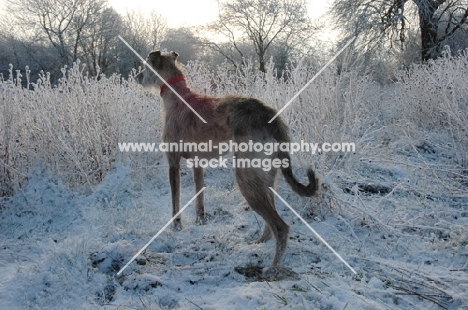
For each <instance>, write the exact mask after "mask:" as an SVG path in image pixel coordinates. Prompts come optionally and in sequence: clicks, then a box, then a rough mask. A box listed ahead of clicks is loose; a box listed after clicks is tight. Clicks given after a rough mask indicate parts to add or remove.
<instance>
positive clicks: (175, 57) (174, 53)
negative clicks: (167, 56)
mask: <svg viewBox="0 0 468 310" xmlns="http://www.w3.org/2000/svg"><path fill="white" fill-rule="evenodd" d="M172 56H173V58H174V60H176V59H177V57H179V54H178V53H176V52H172Z"/></svg>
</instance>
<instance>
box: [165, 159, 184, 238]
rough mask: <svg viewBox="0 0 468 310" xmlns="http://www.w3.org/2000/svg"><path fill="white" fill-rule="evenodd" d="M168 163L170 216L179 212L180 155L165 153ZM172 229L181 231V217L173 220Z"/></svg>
mask: <svg viewBox="0 0 468 310" xmlns="http://www.w3.org/2000/svg"><path fill="white" fill-rule="evenodd" d="M167 159H168V161H169V183H170V185H171V197H172V216H175V215H176V214H177V213H178V212H179V210H180V155H178V154H177V153H167ZM174 228H175V229H177V230H180V229H182V217H181V216H180V215H179V216H178V217H177V218H176V219H175V220H174Z"/></svg>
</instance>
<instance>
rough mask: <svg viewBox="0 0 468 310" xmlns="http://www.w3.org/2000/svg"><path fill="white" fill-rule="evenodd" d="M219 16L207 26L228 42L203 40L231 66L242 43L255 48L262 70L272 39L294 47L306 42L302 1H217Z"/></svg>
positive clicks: (307, 28)
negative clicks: (220, 42)
mask: <svg viewBox="0 0 468 310" xmlns="http://www.w3.org/2000/svg"><path fill="white" fill-rule="evenodd" d="M218 6H219V18H218V20H217V21H216V22H215V23H213V24H212V25H210V27H209V28H208V29H209V30H211V33H213V32H214V34H215V36H211V37H219V36H221V37H223V38H224V39H225V40H226V39H227V40H228V41H229V44H219V43H216V42H214V41H213V40H211V39H205V44H206V45H208V46H209V47H210V48H212V49H213V50H216V51H217V52H219V53H220V54H222V55H223V56H224V57H225V58H226V59H227V60H228V61H230V62H231V63H232V64H233V65H234V66H236V67H237V66H238V65H239V63H240V62H242V59H243V58H244V56H245V55H244V53H245V50H244V49H243V48H242V46H243V45H244V46H245V45H246V43H247V44H248V45H249V46H250V49H253V50H254V51H255V55H256V58H257V60H258V66H259V70H260V71H262V72H265V70H266V68H265V64H266V61H267V53H268V52H269V50H270V49H271V48H272V44H273V43H278V44H281V45H282V46H283V47H284V48H285V49H297V48H300V47H301V46H303V45H304V43H307V39H308V37H310V33H311V31H312V26H311V23H310V19H309V17H308V14H307V6H306V2H305V1H302V0H279V1H268V0H233V1H223V2H219V1H218Z"/></svg>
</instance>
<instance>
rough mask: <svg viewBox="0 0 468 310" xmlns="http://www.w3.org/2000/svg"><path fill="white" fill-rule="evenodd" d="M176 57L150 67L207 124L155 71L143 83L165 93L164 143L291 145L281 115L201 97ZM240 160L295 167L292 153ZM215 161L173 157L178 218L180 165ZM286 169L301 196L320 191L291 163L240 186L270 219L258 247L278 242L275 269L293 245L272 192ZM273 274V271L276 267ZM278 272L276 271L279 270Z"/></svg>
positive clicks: (199, 172)
mask: <svg viewBox="0 0 468 310" xmlns="http://www.w3.org/2000/svg"><path fill="white" fill-rule="evenodd" d="M178 56H179V55H178V54H177V53H175V52H161V51H154V52H151V53H150V54H149V55H148V57H147V59H146V62H147V64H148V65H150V66H151V67H152V68H153V69H154V70H156V72H158V73H159V74H160V75H161V77H162V78H163V79H164V80H166V81H167V82H168V83H169V84H170V85H171V87H172V88H173V89H174V90H175V91H176V92H177V93H178V94H179V95H180V96H182V98H184V99H185V101H186V102H187V103H188V104H190V106H191V107H192V108H193V109H194V110H195V111H197V113H198V114H199V115H200V116H202V117H203V119H205V120H206V122H207V123H206V124H205V123H203V122H202V121H201V120H200V118H199V117H198V116H197V115H195V114H194V113H193V111H191V110H190V109H189V108H188V107H187V106H186V105H185V103H184V102H183V101H182V100H180V98H179V97H178V96H177V95H176V94H175V93H174V92H172V91H171V90H170V89H168V88H167V86H166V85H165V84H164V83H163V82H162V81H161V80H160V79H159V78H158V77H157V76H156V75H155V74H154V73H152V71H151V70H145V71H144V72H143V78H142V84H144V85H155V86H159V87H160V88H161V97H162V99H163V101H164V106H165V112H166V114H165V126H164V137H163V140H164V142H166V143H171V142H175V143H178V142H179V141H180V140H182V141H183V142H195V143H201V142H205V143H206V142H208V140H212V143H213V145H217V144H218V143H220V142H225V141H229V140H232V141H234V142H236V143H238V144H240V143H242V142H245V143H248V142H249V140H252V141H253V142H260V143H267V142H273V143H274V142H279V143H281V142H289V141H290V138H289V134H288V132H289V129H288V127H287V125H286V124H285V123H284V122H283V121H282V120H281V118H280V117H277V118H275V120H274V121H273V122H272V123H268V121H269V120H270V119H271V118H272V117H273V116H275V115H276V113H277V111H276V110H274V109H273V108H271V107H269V106H267V105H265V104H264V103H263V102H261V101H260V100H257V99H254V98H248V97H241V96H226V97H222V98H216V97H210V96H205V95H201V94H198V93H196V92H195V91H193V90H192V89H191V88H189V87H188V86H187V83H186V81H185V79H184V75H183V70H182V67H181V65H180V64H179V62H178V61H177V57H178ZM234 155H235V157H236V158H237V159H250V160H252V159H254V158H260V159H261V160H263V159H265V158H269V159H271V160H273V159H275V158H279V159H280V160H282V162H283V160H285V159H286V160H287V162H288V163H290V156H289V153H288V152H281V151H277V152H274V153H273V154H272V155H269V156H268V155H265V154H264V153H263V152H261V153H260V152H240V151H238V152H234ZM195 156H198V157H199V158H208V159H209V158H214V157H217V156H218V153H217V152H213V153H206V152H184V151H178V152H168V153H167V159H168V162H169V182H170V186H171V193H172V212H173V215H175V214H176V213H177V212H179V209H180V160H181V158H182V157H184V158H186V159H190V158H192V159H193V158H194V157H195ZM279 169H281V171H282V173H283V175H284V177H285V179H286V181H287V183H288V184H289V185H290V186H291V188H292V189H293V190H294V191H295V192H296V193H297V194H299V195H301V196H306V197H309V196H312V195H314V194H315V193H316V192H317V190H318V187H319V182H318V180H317V178H316V176H315V173H314V171H313V170H312V169H309V170H308V171H307V176H308V178H309V184H308V185H303V184H301V183H299V182H298V181H297V180H296V179H295V177H294V175H293V173H292V170H291V167H290V164H289V165H287V166H286V167H285V166H284V165H282V166H281V167H280V168H274V167H271V169H270V170H269V171H265V170H263V169H262V168H236V170H235V175H236V181H237V184H238V185H239V188H240V191H241V193H242V195H243V196H244V197H245V199H246V200H247V202H248V204H249V205H250V207H251V208H252V209H253V210H254V211H255V212H257V213H258V214H259V215H260V216H261V217H262V218H263V219H264V220H265V225H264V229H263V233H262V235H261V236H260V237H259V239H258V240H257V242H265V241H267V240H268V239H270V238H271V235H272V234H273V236H274V237H275V240H276V251H275V255H274V258H273V262H272V264H271V267H276V266H277V265H278V264H280V263H281V260H282V257H283V254H284V252H285V250H286V245H287V241H288V234H289V226H288V225H287V224H286V223H285V222H284V221H283V220H282V219H281V217H280V216H279V215H278V213H277V212H276V207H275V201H274V194H273V192H272V191H271V190H270V189H269V187H273V188H274V187H275V184H276V179H277V174H278V173H277V172H278V170H279ZM193 177H194V182H195V189H196V192H198V191H199V190H201V188H202V187H203V186H204V180H203V178H204V171H203V168H201V167H194V169H193ZM196 216H197V223H203V222H204V220H205V207H204V202H203V193H201V194H200V195H199V196H198V197H197V200H196ZM174 225H175V228H176V229H180V228H181V217H180V216H179V217H178V218H177V219H176V220H175V221H174ZM270 269H272V268H270ZM273 269H274V268H273Z"/></svg>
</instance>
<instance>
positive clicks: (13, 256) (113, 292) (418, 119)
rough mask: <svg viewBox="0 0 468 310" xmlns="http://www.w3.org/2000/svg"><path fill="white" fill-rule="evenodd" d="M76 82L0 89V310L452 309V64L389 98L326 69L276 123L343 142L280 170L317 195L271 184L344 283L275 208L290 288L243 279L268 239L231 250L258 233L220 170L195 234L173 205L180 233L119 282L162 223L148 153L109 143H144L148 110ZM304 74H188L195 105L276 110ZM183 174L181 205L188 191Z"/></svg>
mask: <svg viewBox="0 0 468 310" xmlns="http://www.w3.org/2000/svg"><path fill="white" fill-rule="evenodd" d="M80 71H81V69H80V67H79V66H75V67H74V68H71V69H70V70H69V71H68V75H67V78H66V79H64V80H63V81H62V84H61V85H59V86H58V87H56V88H54V87H50V86H49V85H48V84H47V77H46V76H44V77H43V81H42V83H41V84H42V85H41V86H36V87H37V88H36V91H27V90H20V89H19V88H18V87H15V86H13V85H14V83H15V81H14V80H13V79H10V80H5V81H2V83H1V84H0V93H1V96H0V109H2V114H1V115H2V116H1V117H0V125H1V126H0V134H1V136H0V160H1V161H0V173H1V176H0V177H1V178H2V180H1V181H2V187H1V188H0V189H1V190H2V192H4V193H10V194H11V195H10V196H5V197H3V198H2V200H0V308H1V309H28V308H32V309H36V308H37V309H95V308H105V309H468V125H467V124H468V116H467V115H468V108H467V106H468V55H466V54H465V55H464V56H462V57H459V58H456V59H449V58H444V59H441V60H440V61H438V62H436V63H433V64H432V65H431V66H430V67H429V66H421V67H415V68H413V69H412V70H410V71H409V72H397V73H396V75H395V76H396V78H397V80H396V81H395V83H393V84H392V85H387V86H379V85H377V84H376V83H374V82H372V81H371V79H370V78H369V77H368V76H366V75H359V74H358V73H357V70H351V71H343V72H342V73H341V75H339V76H337V75H335V73H334V72H336V71H334V70H333V69H330V70H327V71H326V72H324V74H323V75H322V76H321V77H320V78H319V79H317V80H316V81H315V82H314V83H313V84H312V85H311V86H310V88H309V89H307V90H306V91H305V92H304V93H303V95H302V96H300V98H298V99H297V100H296V101H295V102H294V103H293V104H292V105H291V107H290V108H288V109H287V110H286V111H285V113H284V115H283V117H284V118H285V120H286V121H287V122H288V123H289V124H290V126H291V131H292V135H293V136H294V139H296V140H301V139H302V140H305V141H311V142H312V141H314V142H331V143H333V142H355V143H356V152H355V153H354V154H348V153H327V154H325V153H324V154H321V155H311V154H303V153H302V154H296V155H294V156H293V157H292V160H293V165H294V169H293V170H294V172H295V174H296V175H297V176H298V177H299V178H300V179H302V180H304V178H305V175H304V170H305V168H306V167H307V166H309V165H313V166H314V167H316V169H317V171H318V173H319V174H320V175H321V177H322V183H323V186H322V190H321V193H320V195H319V196H318V197H316V198H313V199H304V198H299V197H298V196H297V195H295V194H294V193H293V192H292V191H291V189H290V188H289V187H288V186H287V185H286V183H284V182H283V181H280V183H279V189H278V191H279V193H280V195H281V196H282V197H283V198H284V199H285V200H286V201H287V202H288V203H289V204H290V205H291V206H292V207H294V208H295V209H296V210H297V211H298V212H299V213H300V214H301V215H302V216H304V217H305V218H306V220H307V221H308V223H309V224H310V225H311V226H312V227H313V228H314V229H315V230H316V231H317V232H318V233H319V234H320V235H321V236H322V237H323V238H324V239H325V240H327V241H328V242H329V243H330V245H331V246H332V247H333V248H334V249H335V250H336V251H337V252H338V253H340V254H341V256H342V257H343V258H344V259H345V260H346V261H347V262H349V264H350V265H351V266H352V267H353V268H354V269H356V271H357V275H354V274H353V273H352V272H351V271H350V270H349V269H348V268H347V267H346V266H345V265H344V264H343V263H341V262H340V261H339V260H338V259H337V258H336V256H335V255H334V254H333V253H331V252H330V250H329V249H328V248H326V247H325V246H324V245H323V244H322V243H321V242H320V241H319V240H318V239H317V238H316V237H315V236H314V235H313V234H312V233H311V231H310V230H309V229H308V228H307V227H306V226H305V225H304V224H303V223H301V222H300V221H299V220H298V218H296V216H295V215H294V214H293V213H291V211H290V210H289V209H288V208H287V207H286V206H284V205H283V204H282V202H281V201H279V200H277V207H278V210H279V212H280V214H281V216H282V217H283V218H284V219H285V221H286V222H287V223H288V224H289V225H290V226H291V233H290V240H289V246H288V250H287V252H286V256H285V260H284V265H285V266H287V267H289V268H291V269H293V270H294V271H295V272H296V273H298V275H299V278H297V279H294V278H291V279H286V280H281V281H263V280H262V279H261V278H258V277H257V276H256V273H255V271H256V270H258V267H267V266H269V264H270V262H271V259H272V254H273V247H274V243H273V241H269V242H268V243H266V244H259V245H252V244H248V243H247V241H249V240H252V239H254V238H255V237H256V236H257V235H258V234H259V233H260V232H261V227H262V223H261V219H260V217H259V216H256V215H255V214H254V213H253V212H252V211H251V210H249V208H248V206H247V205H246V203H245V201H244V200H243V198H242V196H241V194H240V192H239V190H238V189H237V187H236V185H235V182H234V177H233V171H232V170H231V169H209V170H207V171H206V173H205V182H206V186H207V189H206V191H205V202H206V208H207V212H208V213H209V214H210V216H209V220H208V223H207V224H206V225H204V226H199V225H195V224H194V221H195V215H194V210H193V208H188V209H187V210H186V211H185V212H184V213H183V223H184V228H183V229H182V230H181V231H174V230H173V229H172V228H168V229H167V230H165V231H164V232H163V233H162V234H161V235H160V236H159V237H158V238H157V239H156V240H155V241H154V242H153V243H152V244H151V245H150V246H149V247H148V249H147V250H146V251H145V252H144V253H143V254H142V255H141V256H140V257H138V258H137V259H136V261H134V262H133V263H132V264H131V265H130V266H129V267H128V268H127V269H125V271H124V272H123V274H122V275H121V276H117V272H118V271H119V269H120V268H121V267H123V265H124V264H125V263H127V262H128V260H130V259H131V257H132V256H133V255H134V254H135V253H136V252H138V250H139V249H140V248H141V247H142V246H144V245H145V244H146V242H148V240H150V239H151V238H152V237H153V236H154V235H155V234H156V233H157V232H158V231H159V229H160V228H161V227H163V226H164V224H166V222H167V221H168V220H169V219H170V218H171V207H170V204H171V202H170V189H169V184H168V182H167V168H168V167H167V163H166V161H165V159H164V157H163V156H162V155H161V154H147V153H146V154H145V153H138V154H137V153H126V154H123V153H119V152H118V148H117V143H118V142H159V141H160V137H161V115H162V114H163V111H161V110H160V107H161V102H160V99H159V98H158V96H157V95H153V94H149V93H145V92H144V91H142V90H141V89H140V88H139V87H138V86H137V85H136V84H135V83H133V82H132V81H130V82H127V81H125V80H121V79H120V78H119V77H118V76H114V77H111V78H105V77H102V78H101V79H99V80H97V79H95V78H92V77H86V75H85V74H83V73H82V72H80ZM315 71H316V70H315ZM315 71H314V70H312V69H306V68H301V67H299V68H297V69H295V70H293V71H292V72H291V76H292V78H291V79H290V80H288V81H283V80H282V79H275V78H274V75H273V72H271V71H270V73H269V75H268V76H267V78H266V83H265V82H264V80H263V79H262V78H258V77H256V76H255V75H254V74H252V73H251V72H249V71H248V70H247V71H246V72H237V74H235V75H232V72H227V71H222V69H221V70H220V71H219V72H218V73H217V74H213V73H209V72H206V71H204V70H203V66H202V65H201V64H197V63H193V64H190V65H189V66H188V67H187V73H188V79H189V80H190V81H191V84H192V85H194V87H196V88H197V89H198V90H199V91H200V92H204V91H207V92H211V93H217V94H226V93H240V94H245V95H252V96H256V97H259V98H261V99H263V100H265V101H266V102H268V103H270V104H271V105H273V106H275V107H277V108H279V107H281V106H282V105H283V104H284V103H285V102H287V99H288V98H290V97H292V96H293V95H294V93H295V92H296V91H297V90H299V89H300V88H301V87H302V85H304V84H305V82H306V81H307V80H308V79H310V77H312V75H313V74H314V72H315ZM13 73H14V72H13ZM24 78H25V77H23V79H24ZM212 82H215V83H216V85H217V87H216V88H212V86H211V85H212ZM182 167H183V169H182V199H181V204H182V205H184V204H185V203H186V202H187V201H188V200H190V199H191V198H192V197H193V195H194V193H195V192H194V186H193V181H192V173H191V171H190V169H188V168H186V167H184V165H182Z"/></svg>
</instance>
